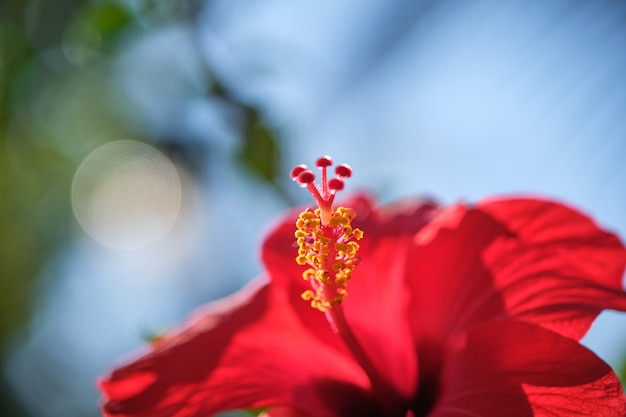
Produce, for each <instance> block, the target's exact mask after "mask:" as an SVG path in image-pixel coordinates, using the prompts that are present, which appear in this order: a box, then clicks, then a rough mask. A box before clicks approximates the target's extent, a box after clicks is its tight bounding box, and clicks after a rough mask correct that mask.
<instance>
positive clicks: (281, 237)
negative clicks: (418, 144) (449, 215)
mask: <svg viewBox="0 0 626 417" xmlns="http://www.w3.org/2000/svg"><path fill="white" fill-rule="evenodd" d="M342 205H345V206H346V207H351V208H353V209H354V210H355V212H356V218H355V221H354V226H356V227H359V228H362V229H363V230H364V232H365V237H364V238H363V239H362V240H361V241H360V242H359V244H360V245H361V248H360V249H359V255H360V256H361V259H362V262H361V264H359V266H358V267H357V268H355V270H354V273H353V279H352V280H351V281H350V283H349V284H348V296H347V297H346V298H345V300H344V302H343V303H342V308H343V309H344V312H345V315H346V318H347V321H348V323H349V325H350V327H351V328H352V330H353V331H354V333H355V335H356V337H357V339H358V340H359V341H360V342H361V345H362V346H363V348H364V349H365V350H366V352H367V353H368V356H369V357H370V359H371V360H372V361H373V362H375V365H376V366H377V368H378V369H379V371H380V372H381V373H383V374H384V375H385V377H386V378H387V379H388V380H389V381H390V382H391V383H392V384H393V385H394V388H395V389H396V390H397V391H398V393H399V394H401V396H403V397H404V398H408V397H410V396H412V395H414V393H415V389H416V383H417V381H416V380H417V364H416V355H415V346H414V343H413V340H412V337H411V332H410V327H409V320H408V319H407V310H408V304H409V302H410V292H409V291H407V287H406V282H405V280H404V276H405V274H404V265H405V262H406V254H407V250H408V248H409V247H410V246H411V244H412V243H411V242H412V236H413V234H414V233H415V232H416V231H417V230H419V229H420V228H421V227H422V226H423V225H424V224H425V223H426V222H427V221H428V220H430V219H431V218H432V215H433V214H432V213H433V212H434V210H435V206H434V204H433V203H432V202H429V201H424V200H414V201H406V202H403V203H400V204H397V205H394V206H390V207H387V208H385V209H384V210H375V209H373V207H372V202H371V200H370V199H368V198H366V197H363V196H360V197H357V198H355V199H353V200H351V201H349V202H346V203H344V204H342ZM294 223H295V215H294V216H293V218H292V219H289V220H288V221H287V222H285V223H283V224H282V225H281V226H279V227H278V228H277V229H275V231H274V233H272V234H271V235H270V236H269V237H268V239H267V241H266V243H265V245H264V251H263V260H264V263H265V265H266V268H267V270H268V272H269V275H270V277H271V278H272V280H273V282H274V283H275V284H276V285H277V286H279V287H280V288H282V289H283V290H284V291H285V292H286V294H288V297H289V300H290V301H291V303H292V307H293V309H294V310H295V311H296V312H297V315H298V316H299V318H300V319H301V320H302V321H303V323H306V326H308V327H309V328H310V329H313V330H314V332H315V333H317V335H318V337H320V338H321V339H322V340H323V342H324V343H333V347H334V348H336V349H339V350H341V349H345V347H344V346H342V345H341V341H340V340H339V339H338V338H332V337H330V336H329V335H330V334H332V332H331V331H330V327H329V325H328V323H327V321H326V318H325V316H324V315H323V314H321V313H320V312H319V311H317V310H314V309H312V308H311V307H310V306H309V304H308V303H306V302H303V301H302V300H301V298H300V294H301V293H302V292H303V291H304V290H306V289H307V283H306V282H305V281H303V280H302V278H301V274H302V271H303V267H301V266H299V265H297V264H296V263H295V261H294V260H295V257H296V255H297V249H296V248H295V247H294V245H293V244H294V241H295V239H294V237H293V233H294V230H295V226H294ZM337 343H338V345H337Z"/></svg>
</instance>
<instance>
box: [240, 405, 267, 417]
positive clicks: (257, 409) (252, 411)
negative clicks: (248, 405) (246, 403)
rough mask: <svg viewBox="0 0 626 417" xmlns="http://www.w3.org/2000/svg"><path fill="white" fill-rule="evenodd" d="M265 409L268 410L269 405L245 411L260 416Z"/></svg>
mask: <svg viewBox="0 0 626 417" xmlns="http://www.w3.org/2000/svg"><path fill="white" fill-rule="evenodd" d="M265 411H267V407H263V408H253V409H252V410H245V412H246V413H247V414H249V415H251V416H258V415H260V414H261V413H264V412H265Z"/></svg>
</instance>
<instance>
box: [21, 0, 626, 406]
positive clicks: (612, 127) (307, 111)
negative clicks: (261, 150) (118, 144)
mask: <svg viewBox="0 0 626 417" xmlns="http://www.w3.org/2000/svg"><path fill="white" fill-rule="evenodd" d="M252 3H254V4H252ZM625 23H626V4H624V3H623V2H618V1H598V2H583V3H576V2H571V1H565V0H557V1H553V2H543V3H538V2H525V1H522V0H519V1H511V2H499V1H496V0H489V1H488V0H475V1H467V2H457V1H415V2H407V1H397V0H392V1H389V2H381V1H378V2H377V1H365V2H364V1H356V0H350V1H344V2H334V1H330V0H322V1H300V2H280V1H262V2H249V1H245V0H219V1H211V2H207V3H206V6H205V7H204V8H203V9H202V11H201V14H200V16H199V18H198V20H197V26H186V25H172V26H166V27H163V28H161V29H159V30H158V31H154V32H152V33H149V34H147V35H145V36H143V37H142V38H141V39H139V40H137V41H136V42H133V43H131V44H129V45H128V47H127V50H126V51H124V52H123V53H122V54H121V56H120V58H119V61H118V62H117V67H116V71H115V72H114V74H113V80H114V83H116V85H117V86H119V87H120V88H121V89H122V90H124V92H125V93H126V94H127V99H128V101H129V102H130V103H131V104H132V109H133V111H132V113H131V114H129V115H128V117H132V118H136V119H137V120H138V122H137V124H141V123H144V124H145V126H146V127H145V128H146V129H147V130H150V131H151V133H155V132H156V133H160V134H163V135H167V134H169V133H171V132H174V131H175V132H185V135H186V136H185V137H186V138H191V139H193V140H196V141H201V142H203V143H204V144H205V145H206V146H208V148H209V149H210V150H211V151H210V152H209V154H208V155H207V158H206V161H205V162H204V164H205V165H206V166H207V167H208V169H207V170H206V172H205V173H204V174H202V175H200V176H196V177H192V176H188V175H187V174H185V173H182V172H181V171H180V169H179V168H177V167H176V166H175V165H169V164H170V163H171V161H169V160H167V159H166V160H167V161H168V162H158V163H156V166H158V168H154V169H155V170H154V171H152V169H153V168H146V169H147V170H146V171H141V172H144V173H146V175H143V174H141V172H140V173H139V175H136V174H134V173H133V172H134V171H133V170H134V169H135V168H132V167H133V166H134V165H132V164H130V165H125V163H123V162H120V161H123V160H124V159H123V158H119V159H118V158H117V157H116V158H115V160H117V161H118V162H114V163H113V164H112V165H116V164H121V167H122V169H124V170H128V171H127V172H129V173H130V174H129V175H130V176H129V177H128V178H131V180H129V181H130V182H126V183H125V182H124V181H118V180H119V179H115V174H111V176H110V177H109V176H107V178H111V179H114V181H113V182H112V183H109V182H106V181H105V182H99V181H95V182H94V180H93V178H92V175H93V174H91V173H89V172H88V170H89V169H92V168H89V166H85V168H84V173H85V174H84V175H85V178H86V180H83V179H79V174H80V175H81V176H82V175H83V173H81V172H83V171H81V168H82V167H81V168H79V170H78V172H77V176H76V180H75V189H76V188H80V187H86V188H85V190H87V191H75V193H74V196H75V201H74V208H75V210H76V213H77V217H78V219H79V222H80V224H81V226H82V227H83V228H84V229H85V230H86V231H87V233H89V234H90V235H91V236H93V237H94V238H95V240H93V239H91V238H87V237H85V235H84V234H82V232H81V233H77V235H76V239H75V241H74V242H73V243H72V244H71V245H70V246H69V247H68V248H67V249H66V250H64V251H61V252H60V254H59V257H58V259H57V260H56V261H55V262H53V263H51V265H50V266H49V268H48V269H47V270H46V271H44V274H43V275H44V277H43V279H44V280H47V278H46V275H47V274H49V275H50V276H53V275H54V276H61V277H62V278H61V279H60V280H57V281H56V282H55V283H54V284H51V285H54V288H53V289H52V290H51V291H49V292H48V295H47V297H46V299H44V300H42V302H41V307H40V310H39V313H38V315H37V319H36V320H35V321H34V323H33V325H32V326H31V328H30V329H29V331H28V332H27V334H25V335H24V336H23V338H22V339H21V341H20V342H19V344H18V345H17V346H16V349H15V354H14V355H13V359H12V360H11V363H10V369H9V372H10V374H11V376H12V380H13V384H14V388H15V389H16V391H17V392H18V393H19V395H20V396H21V397H22V398H23V399H24V400H25V402H26V403H27V404H29V405H30V406H31V407H32V412H33V414H34V415H36V416H42V417H56V416H64V417H74V416H76V417H78V416H81V417H82V416H95V415H98V413H97V411H96V408H95V404H96V401H97V400H96V399H97V392H96V390H95V387H94V385H93V380H94V378H95V377H96V375H102V374H103V373H104V372H105V371H106V369H108V368H109V366H111V364H113V363H114V361H115V360H116V359H117V358H119V357H120V356H121V355H123V354H125V353H127V352H129V351H130V350H131V349H132V348H135V347H138V346H140V345H141V343H142V336H143V335H144V334H145V333H150V332H152V331H160V330H162V329H164V328H168V327H170V326H172V325H174V324H176V323H177V322H179V321H181V320H182V319H183V318H184V317H185V316H186V315H187V313H188V312H189V311H190V310H191V309H192V308H193V307H194V306H197V305H199V304H201V303H202V302H205V301H207V300H209V299H211V298H215V297H218V296H222V295H225V294H226V293H228V292H232V291H234V290H236V289H237V288H238V287H240V286H241V285H243V283H244V282H245V281H246V280H248V279H250V278H252V277H253V276H255V275H256V274H257V273H259V272H260V271H261V266H260V264H259V262H258V250H259V245H260V242H261V241H262V236H263V231H264V230H266V228H267V227H268V224H269V223H270V222H271V219H272V218H274V217H277V216H279V215H280V214H281V213H282V212H283V211H284V210H285V209H286V206H285V203H284V202H282V201H281V200H279V199H278V198H277V196H276V195H275V193H274V191H273V190H272V189H271V188H270V187H268V186H266V185H263V184H262V183H260V182H258V181H255V180H253V179H251V178H250V177H249V176H247V175H246V174H245V173H244V172H242V171H241V170H239V169H238V168H237V167H236V166H235V165H234V164H233V163H232V159H231V158H232V152H233V149H234V148H235V144H236V138H235V137H234V136H233V133H232V132H230V131H229V127H228V126H225V122H224V117H223V114H222V113H220V112H222V111H223V109H220V108H219V106H216V103H215V102H213V101H212V100H209V99H206V97H203V96H202V94H201V93H200V91H202V89H203V88H204V87H205V83H207V80H206V79H205V77H204V75H203V72H202V66H203V65H205V64H208V65H209V66H210V67H211V68H212V70H214V71H215V72H216V73H217V74H218V75H219V76H220V77H221V78H222V79H224V80H225V82H226V83H227V84H228V86H229V87H230V88H231V89H233V90H234V91H235V93H236V94H237V95H238V96H240V97H245V99H246V100H249V101H250V102H251V103H254V104H258V105H260V106H261V107H262V108H263V109H264V110H265V111H266V116H267V117H268V119H269V120H270V121H271V122H272V123H274V124H275V125H276V126H279V127H280V128H281V131H282V132H283V133H284V134H285V136H284V137H283V139H282V145H283V148H284V151H285V153H286V155H287V161H285V167H284V169H285V183H287V182H289V178H288V172H289V168H290V167H291V166H292V165H295V164H299V163H308V164H310V163H312V162H313V161H314V160H315V158H317V157H318V156H320V155H324V154H330V155H332V156H333V157H334V159H335V161H336V162H338V163H343V162H346V163H349V164H350V165H351V166H352V167H353V169H354V175H353V178H351V179H350V181H348V182H347V184H346V189H347V190H348V191H350V190H356V189H359V188H368V189H373V191H375V192H377V193H378V194H379V196H380V197H381V199H382V200H384V201H390V200H393V199H394V198H399V197H403V196H407V195H412V194H422V193H426V194H429V195H432V196H434V197H436V198H439V199H440V201H442V202H443V203H451V202H455V201H457V200H459V199H463V200H467V201H475V200H478V199H480V198H483V197H486V196H490V195H494V194H515V193H531V194H539V195H544V196H548V197H551V198H554V199H558V200H561V201H565V202H568V203H570V204H572V205H574V206H576V207H578V208H580V209H582V210H583V211H585V212H586V213H589V214H590V215H591V216H593V217H594V218H595V219H596V220H597V221H598V222H599V223H600V224H601V225H603V226H605V227H606V228H608V229H610V230H614V231H616V232H617V233H619V234H621V236H626V216H625V215H624V213H626V164H624V162H623V158H624V156H625V155H626V123H624V114H625V112H626V78H624V77H623V74H626V52H625V50H624V45H626V24H625ZM172 57H174V58H172ZM146 146H148V145H146ZM144 149H150V150H147V151H146V152H147V153H146V154H145V155H161V154H160V153H157V154H155V153H154V152H153V150H152V148H144ZM123 154H124V153H123ZM87 158H88V160H89V157H87ZM139 159H143V157H141V158H139ZM145 159H146V160H148V161H152V162H150V164H152V163H154V161H157V160H158V161H163V160H161V159H160V156H159V157H156V159H153V158H152V156H150V157H148V158H145ZM104 166H105V168H104V169H106V170H109V169H113V168H114V167H113V168H112V167H111V166H110V164H104ZM172 167H174V168H172ZM99 169H101V168H99ZM142 169H143V168H142ZM172 169H174V171H171V170H172ZM107 172H108V171H107ZM111 172H115V170H113V171H111ZM168 172H169V173H168ZM175 177H177V178H178V179H175ZM80 181H87V184H88V185H89V184H91V185H89V186H83V185H81V183H80ZM153 181H157V182H156V183H154V182H153ZM122 183H125V184H126V185H125V187H126V188H119V187H114V188H113V190H114V192H113V194H114V195H115V198H116V199H117V198H120V200H115V199H113V200H111V199H109V198H110V197H109V195H110V190H112V189H111V188H108V187H109V185H108V184H122ZM94 184H96V185H97V186H95V185H94ZM177 184H178V185H177ZM177 187H180V188H177ZM94 190H96V191H97V190H100V191H97V192H94ZM301 191H302V190H300V189H299V188H298V187H294V190H293V192H292V195H293V196H296V198H298V199H299V200H300V201H301V202H305V201H307V200H306V199H307V194H306V193H305V192H301ZM143 193H145V194H143ZM102 196H105V199H104V200H102V199H101V198H102ZM135 199H136V200H135ZM128 200H131V202H132V201H134V202H135V203H136V204H137V205H136V206H133V207H131V208H129V207H126V206H125V205H124V204H125V203H124V204H122V202H124V201H128ZM103 201H104V202H103ZM112 201H117V203H115V204H113V203H111V202H112ZM107 204H112V205H111V206H107ZM177 204H178V205H179V206H177ZM104 208H107V210H106V211H107V212H108V213H119V215H118V214H116V215H115V216H113V217H108V216H104V217H99V216H100V214H99V213H98V211H99V210H104ZM127 209H128V210H127ZM144 215H145V217H144ZM125 216H128V217H125ZM111 221H112V222H113V223H110V222H111ZM117 221H119V222H118V223H116V222H117ZM153 222H155V223H153ZM153 224H156V225H157V226H156V227H155V228H152V226H151V225H153ZM129 230H132V233H131V237H130V238H129V235H127V234H126V232H127V231H129ZM137 230H138V231H137ZM132 236H134V237H132ZM137 236H142V237H141V239H139V238H137V239H138V240H137V241H134V239H135V238H136V237H137ZM98 242H103V243H104V244H105V245H104V246H103V245H101V244H100V243H98ZM129 242H130V243H129ZM111 247H117V248H119V247H126V248H129V247H133V248H135V250H130V251H129V250H123V251H120V250H118V249H111ZM50 282H52V279H50ZM584 343H586V344H587V345H588V346H590V347H591V348H592V349H593V350H595V351H596V352H597V353H598V354H599V355H600V356H601V357H602V358H604V359H605V360H606V361H607V362H608V363H609V364H611V365H612V366H614V367H617V366H618V365H620V364H621V362H622V361H623V360H624V352H626V314H617V313H605V314H603V315H602V316H601V318H600V319H599V320H598V321H597V323H596V324H595V325H594V327H593V328H592V330H591V331H590V334H589V335H588V337H587V338H586V339H585V340H584ZM50 363H54V364H55V366H54V367H50V366H49V364H50ZM51 387H52V388H51ZM77 392H80V393H81V395H80V399H77V397H78V396H77V395H75V393H77ZM64 398H65V399H66V400H64Z"/></svg>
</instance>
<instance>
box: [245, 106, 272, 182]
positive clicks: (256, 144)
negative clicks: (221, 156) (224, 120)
mask: <svg viewBox="0 0 626 417" xmlns="http://www.w3.org/2000/svg"><path fill="white" fill-rule="evenodd" d="M244 112H245V125H244V128H243V134H242V135H243V144H242V146H241V149H240V151H239V160H240V162H241V163H242V164H243V166H244V167H245V168H246V169H248V170H249V171H251V172H252V173H253V174H255V175H256V176H258V177H259V178H261V179H263V180H265V181H267V182H270V183H273V182H275V181H276V179H277V176H278V175H279V172H280V167H281V154H280V148H279V147H278V144H277V143H276V138H275V135H274V134H273V133H272V132H271V131H270V129H269V127H268V126H267V125H265V124H263V122H262V120H261V116H260V114H259V113H258V111H257V110H255V109H253V108H251V107H247V106H246V107H245V108H244Z"/></svg>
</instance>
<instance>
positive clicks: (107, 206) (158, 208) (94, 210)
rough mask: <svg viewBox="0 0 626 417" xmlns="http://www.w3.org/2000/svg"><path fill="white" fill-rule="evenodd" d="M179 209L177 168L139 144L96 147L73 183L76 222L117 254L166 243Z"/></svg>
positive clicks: (112, 144)
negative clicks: (117, 250) (159, 241)
mask: <svg viewBox="0 0 626 417" xmlns="http://www.w3.org/2000/svg"><path fill="white" fill-rule="evenodd" d="M180 204H181V186H180V180H179V177H178V173H177V172H176V168H175V167H174V165H173V164H172V163H171V161H170V160H169V159H168V158H167V157H166V156H165V155H163V154H162V153H161V152H159V151H158V150H157V149H155V148H154V147H152V146H150V145H147V144H145V143H141V142H136V141H130V140H122V141H117V142H111V143H108V144H106V145H103V146H101V147H99V148H97V149H96V150H94V151H93V152H91V153H90V154H89V155H88V156H87V157H86V158H85V159H84V160H83V161H82V163H81V164H80V166H79V167H78V170H77V171H76V175H75V176H74V181H73V183H72V206H73V208H74V214H75V216H76V219H77V220H78V222H79V223H80V225H81V226H82V228H83V229H84V230H85V232H87V234H89V235H90V236H91V237H92V238H94V239H95V240H96V241H98V242H100V243H101V244H103V245H105V246H107V247H110V248H115V249H140V248H143V247H146V246H148V245H150V244H153V243H155V242H157V241H158V240H160V239H161V238H163V237H164V236H165V235H166V234H167V232H168V231H169V230H170V228H171V227H172V226H173V224H174V222H175V221H176V218H177V217H178V213H179V210H180Z"/></svg>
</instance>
